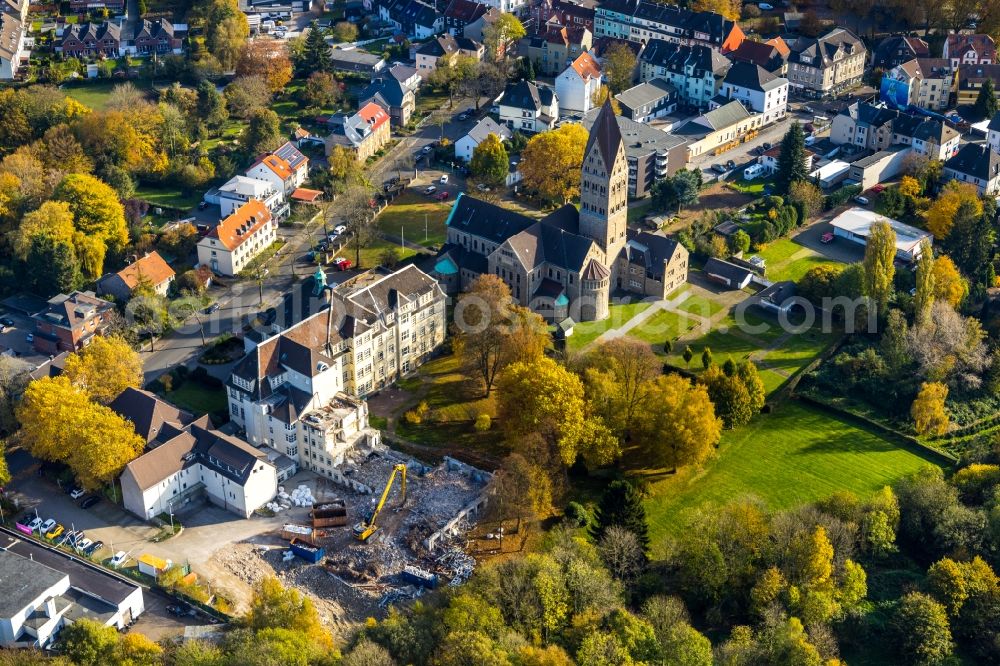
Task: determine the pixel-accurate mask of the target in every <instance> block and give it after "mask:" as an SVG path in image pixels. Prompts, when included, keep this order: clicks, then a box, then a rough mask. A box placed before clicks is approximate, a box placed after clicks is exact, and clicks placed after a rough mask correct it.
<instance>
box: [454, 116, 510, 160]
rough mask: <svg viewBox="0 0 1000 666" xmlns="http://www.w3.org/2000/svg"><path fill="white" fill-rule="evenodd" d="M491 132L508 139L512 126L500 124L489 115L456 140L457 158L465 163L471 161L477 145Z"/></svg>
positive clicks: (505, 139)
mask: <svg viewBox="0 0 1000 666" xmlns="http://www.w3.org/2000/svg"><path fill="white" fill-rule="evenodd" d="M490 134H495V135H496V136H497V138H499V139H500V140H501V141H507V140H509V139H510V138H511V136H512V132H511V131H510V128H508V127H507V126H506V125H498V124H497V122H496V121H495V120H493V119H492V118H490V117H489V116H487V117H485V118H483V119H482V120H480V121H479V122H478V123H476V125H475V126H474V127H473V128H472V129H470V130H469V132H468V133H467V134H466V135H465V136H463V137H461V138H460V139H458V141H456V142H455V159H458V160H462V161H463V162H465V163H469V162H471V161H472V155H473V153H474V152H475V150H476V147H477V146H478V145H479V144H481V143H482V142H483V141H485V140H486V137H488V136H489V135H490Z"/></svg>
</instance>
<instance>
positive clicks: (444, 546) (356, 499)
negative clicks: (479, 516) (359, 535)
mask: <svg viewBox="0 0 1000 666" xmlns="http://www.w3.org/2000/svg"><path fill="white" fill-rule="evenodd" d="M396 462H400V461H399V460H397V459H394V458H392V457H388V456H373V457H369V458H368V459H366V460H364V461H358V462H356V463H354V464H349V465H346V466H345V469H346V475H347V477H348V478H350V479H352V480H353V481H357V482H360V483H363V484H365V485H366V486H368V487H370V488H372V489H373V493H372V494H371V495H353V494H351V495H349V499H348V505H349V506H350V508H351V510H350V516H351V522H352V523H354V522H357V521H360V520H367V518H368V517H369V516H370V515H371V512H372V510H373V509H374V508H375V505H376V504H377V502H378V499H379V497H380V496H381V493H382V489H383V488H385V484H386V480H387V479H388V478H389V475H390V474H391V473H392V467H393V464H394V463H396ZM488 478H489V475H488V474H486V473H484V472H482V471H480V470H477V469H475V468H471V467H468V466H465V465H462V464H461V463H457V462H455V461H447V460H446V462H445V463H443V464H442V465H439V466H438V467H433V468H432V467H426V466H420V465H419V464H414V463H412V461H411V463H410V465H409V467H408V474H407V488H406V503H405V504H404V505H403V506H400V497H401V494H400V486H399V480H397V481H396V482H395V483H394V487H393V488H392V489H391V490H390V493H389V496H388V499H387V500H386V503H385V507H384V508H383V509H382V512H381V514H380V515H379V517H378V519H377V521H376V522H377V525H378V526H379V529H378V530H377V531H376V532H375V534H373V535H372V536H371V537H370V538H369V539H368V541H367V542H365V543H361V542H358V541H357V540H355V539H353V538H351V539H350V540H349V541H348V542H347V543H345V544H344V546H343V547H339V544H338V547H336V548H327V558H326V560H325V562H324V567H325V568H326V569H327V571H329V572H330V573H332V574H333V575H335V576H337V577H338V578H341V579H342V580H344V581H345V582H347V583H349V584H351V585H353V586H354V587H355V588H357V589H361V590H365V591H367V592H368V593H369V594H372V595H373V596H379V597H381V599H382V603H383V604H384V603H386V602H390V601H394V600H396V599H398V598H406V597H413V596H418V595H419V594H420V593H421V592H422V589H421V588H419V587H417V586H415V585H412V584H411V583H412V581H406V580H403V579H402V572H403V569H404V568H405V567H407V566H410V567H416V568H418V570H422V571H424V572H427V573H428V574H430V575H433V576H434V581H435V583H436V581H437V579H439V578H440V579H443V580H444V581H449V582H451V583H452V584H458V583H461V582H463V581H465V580H466V579H467V578H468V577H469V576H470V575H471V574H472V570H473V567H474V565H475V561H474V560H473V558H472V557H471V556H469V555H467V554H466V552H465V550H464V547H465V536H464V535H465V532H466V531H467V530H468V529H469V528H471V527H472V524H471V522H470V519H467V518H464V517H463V518H460V519H459V520H456V516H460V515H462V514H463V511H467V507H469V506H470V505H476V504H477V503H478V500H479V499H480V498H481V497H482V494H483V490H484V487H485V484H486V481H487V480H488ZM442 530H445V533H442ZM435 534H436V535H437V536H434V537H433V538H432V535H435ZM429 538H430V542H431V546H432V547H431V548H428V539H429Z"/></svg>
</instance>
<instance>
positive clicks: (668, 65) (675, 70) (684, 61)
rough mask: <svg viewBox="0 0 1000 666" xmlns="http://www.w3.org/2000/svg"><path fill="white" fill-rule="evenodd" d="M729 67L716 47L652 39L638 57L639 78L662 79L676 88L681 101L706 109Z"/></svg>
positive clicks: (644, 79)
mask: <svg viewBox="0 0 1000 666" xmlns="http://www.w3.org/2000/svg"><path fill="white" fill-rule="evenodd" d="M731 66H732V64H731V63H730V62H729V60H728V59H727V58H726V57H725V56H724V55H722V54H721V53H720V52H719V51H718V50H717V49H713V48H710V47H708V46H703V45H700V44H699V45H696V46H686V45H682V44H677V43H674V42H668V41H665V40H662V39H654V40H652V41H650V42H649V43H648V44H646V48H645V49H643V51H642V54H641V55H640V56H639V67H640V76H639V78H640V80H641V81H651V80H653V79H665V80H667V81H669V82H670V83H672V84H673V85H674V87H675V88H676V89H677V94H678V101H679V102H680V103H681V104H685V105H688V106H691V107H694V108H698V109H707V108H708V106H709V101H710V100H711V99H712V98H713V97H715V96H716V95H718V94H719V90H720V89H721V88H722V81H723V79H724V78H725V77H726V72H728V71H729V68H730V67H731Z"/></svg>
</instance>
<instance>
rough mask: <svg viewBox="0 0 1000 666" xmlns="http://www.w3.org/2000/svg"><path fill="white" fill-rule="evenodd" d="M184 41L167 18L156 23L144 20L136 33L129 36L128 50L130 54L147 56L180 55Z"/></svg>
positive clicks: (136, 29) (137, 26)
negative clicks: (153, 54)
mask: <svg viewBox="0 0 1000 666" xmlns="http://www.w3.org/2000/svg"><path fill="white" fill-rule="evenodd" d="M183 44H184V41H183V40H182V39H181V38H180V37H178V36H177V35H176V34H175V31H174V24H173V23H171V22H170V21H168V20H167V19H165V18H161V19H157V20H155V21H149V20H145V19H144V20H143V21H141V22H140V23H139V24H137V25H136V28H135V32H134V33H133V34H132V35H129V39H128V42H127V43H126V48H128V49H129V52H130V53H134V54H138V55H147V54H150V53H156V54H159V55H165V54H168V53H175V54H179V53H181V51H182V46H183Z"/></svg>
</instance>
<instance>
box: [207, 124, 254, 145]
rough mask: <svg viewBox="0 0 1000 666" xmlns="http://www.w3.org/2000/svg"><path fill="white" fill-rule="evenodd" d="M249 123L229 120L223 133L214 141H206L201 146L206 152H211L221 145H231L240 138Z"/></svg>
mask: <svg viewBox="0 0 1000 666" xmlns="http://www.w3.org/2000/svg"><path fill="white" fill-rule="evenodd" d="M246 127H247V123H245V122H243V121H241V120H234V119H232V118H231V119H229V120H227V121H226V124H225V125H223V127H222V133H221V134H220V135H219V136H217V137H214V138H212V139H207V140H205V141H204V142H203V143H202V144H201V145H202V147H203V148H205V150H211V149H213V148H215V147H216V146H218V145H219V144H220V143H231V142H232V141H234V140H236V139H238V138H239V136H240V134H242V133H243V130H244V129H246Z"/></svg>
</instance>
